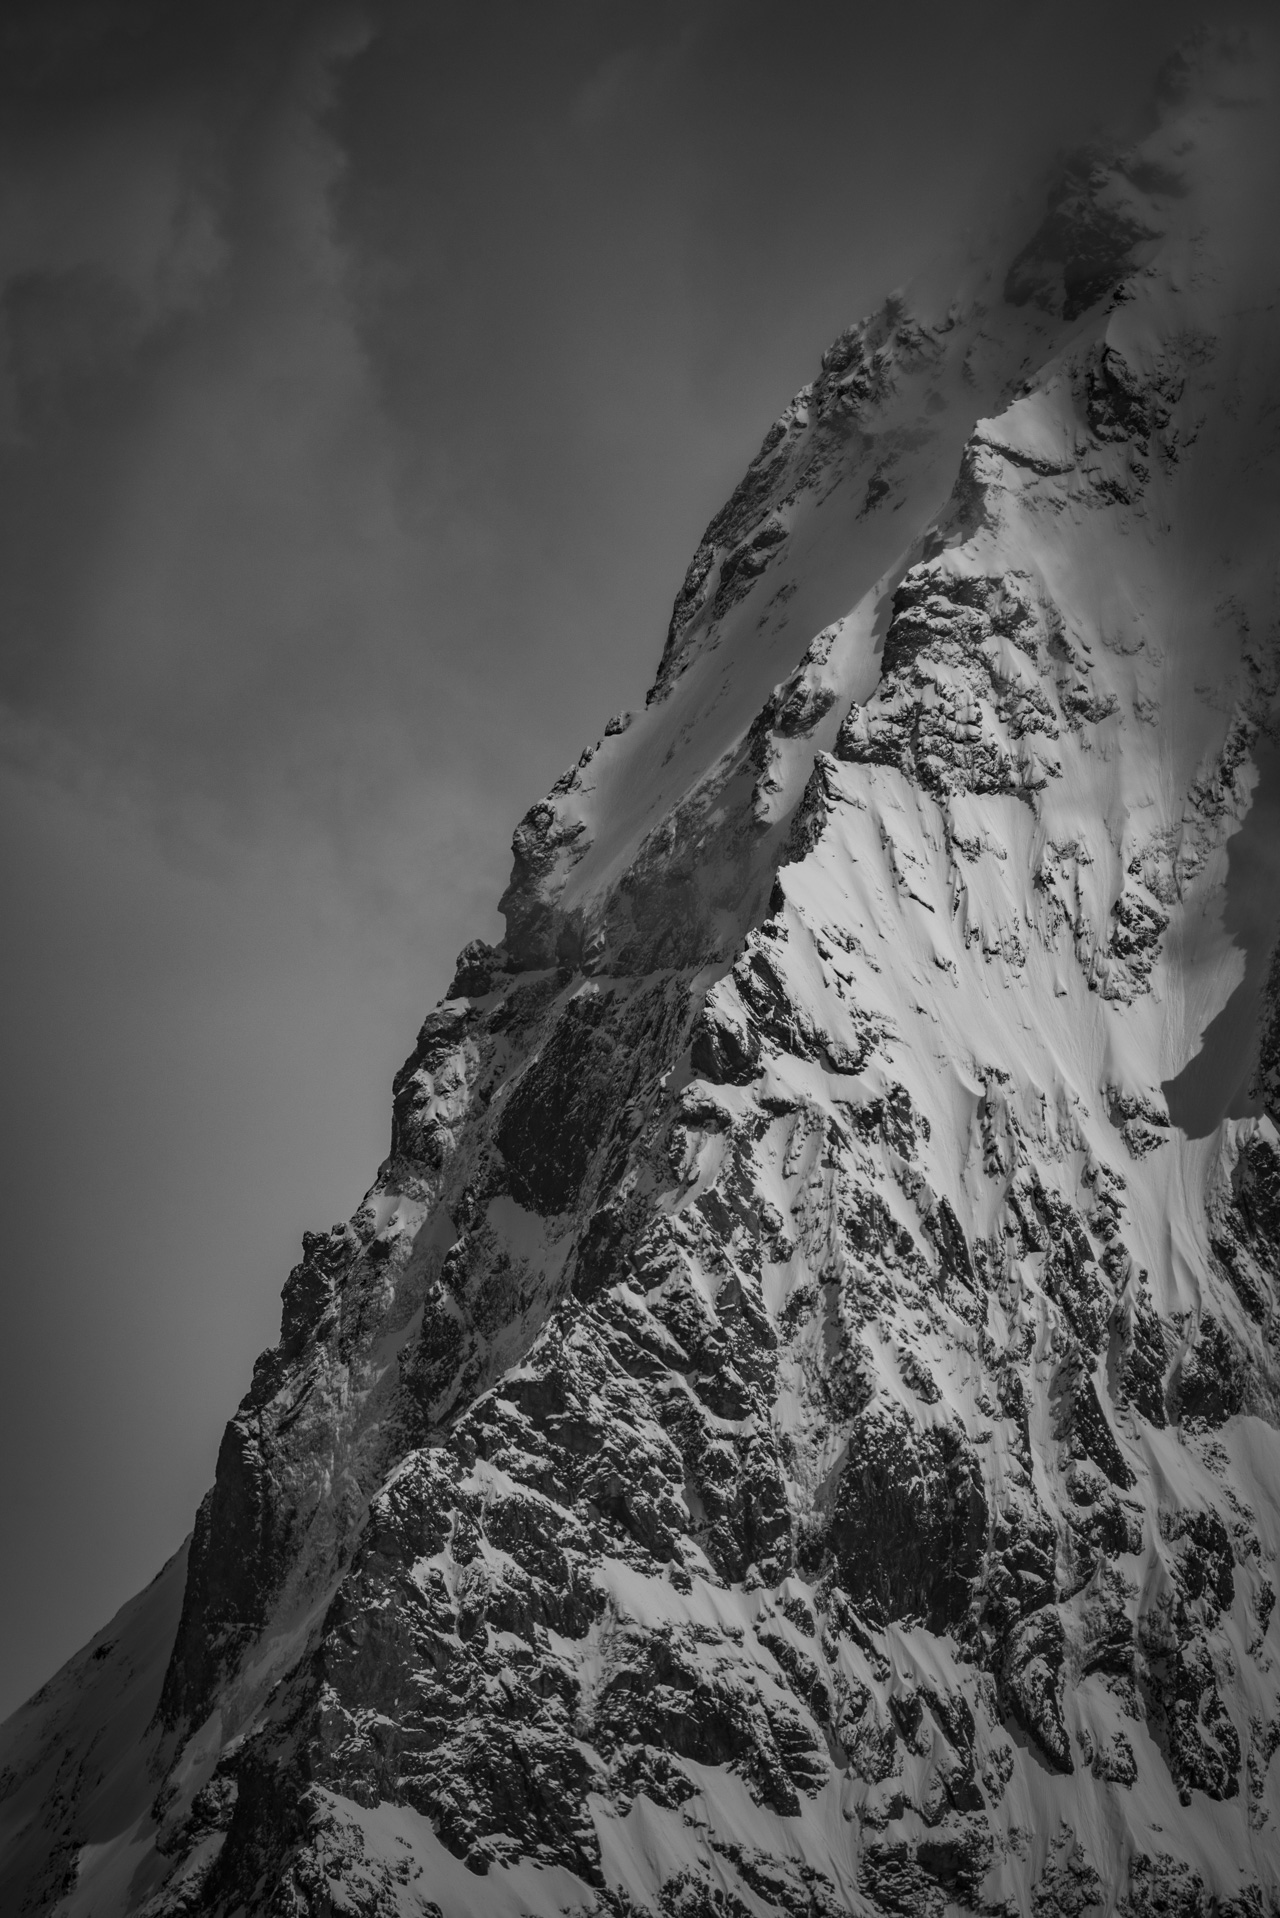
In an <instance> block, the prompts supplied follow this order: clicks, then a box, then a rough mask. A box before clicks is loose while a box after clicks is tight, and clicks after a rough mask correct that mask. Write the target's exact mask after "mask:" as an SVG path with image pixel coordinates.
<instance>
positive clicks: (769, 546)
mask: <svg viewBox="0 0 1280 1918" xmlns="http://www.w3.org/2000/svg"><path fill="white" fill-rule="evenodd" d="M1274 72H1275V69H1274V65H1272V64H1268V62H1267V61H1266V60H1264V59H1261V58H1258V57H1246V56H1245V55H1244V54H1243V53H1242V50H1241V49H1240V48H1238V47H1236V48H1233V47H1232V46H1230V45H1226V46H1219V45H1216V44H1214V43H1212V42H1211V41H1209V40H1207V39H1206V40H1205V41H1204V42H1203V43H1201V44H1200V45H1198V46H1197V47H1194V48H1191V49H1189V50H1187V51H1186V52H1185V53H1184V54H1183V55H1182V56H1180V57H1179V58H1177V59H1176V60H1175V61H1173V62H1172V63H1170V66H1169V67H1168V68H1167V69H1166V71H1165V73H1164V75H1163V76H1162V83H1161V106H1160V112H1159V115H1158V121H1157V122H1153V130H1152V131H1151V133H1150V134H1149V136H1148V137H1147V138H1146V139H1145V140H1144V141H1143V142H1142V143H1141V144H1140V145H1139V146H1136V147H1134V148H1133V149H1131V150H1129V151H1126V152H1123V153H1111V154H1102V153H1098V152H1091V153H1088V154H1084V155H1080V156H1077V157H1076V158H1075V159H1073V160H1072V161H1071V162H1070V163H1069V165H1068V166H1067V168H1066V170H1065V171H1064V173H1063V176H1062V178H1061V180H1060V182H1059V184H1058V186H1057V188H1056V189H1055V191H1054V194H1053V196H1052V198H1051V201H1050V204H1049V207H1048V209H1047V211H1046V214H1045V217H1044V220H1043V223H1042V224H1041V226H1040V227H1039V228H1038V230H1037V231H1036V232H1035V233H1034V234H1033V235H1032V236H1031V237H1030V238H1029V239H1028V238H1027V237H1026V236H1025V235H1023V236H1021V241H1022V243H1021V244H1020V245H1015V246H1014V247H1012V248H1011V249H1009V252H1008V254H1007V255H1006V256H1003V257H998V258H991V259H986V260H982V261H977V262H974V263H973V264H971V265H970V266H969V267H968V268H967V269H966V270H965V272H964V273H963V274H961V275H960V278H959V283H958V284H952V285H951V286H949V287H948V288H947V289H946V290H945V292H944V293H941V294H939V293H937V292H935V291H934V290H932V289H930V288H923V289H920V290H917V291H916V292H913V293H912V294H910V295H895V296H894V297H892V298H891V299H890V300H888V301H887V302H886V304H885V306H884V308H883V309H882V310H881V311H880V312H879V313H877V314H876V315H874V316H872V317H871V318H870V319H869V320H866V321H864V322H863V323H861V324H860V325H858V326H856V327H853V328H851V329H850V330H849V331H848V332H847V333H846V334H844V335H842V336H841V338H840V339H839V340H837V341H836V343H835V344H834V346H833V347H832V348H831V349H830V351H829V352H828V353H827V355H826V356H825V359H824V362H823V366H822V370H821V373H820V376H819V377H818V379H817V380H816V381H815V382H814V383H813V385H812V386H811V387H807V388H805V389H804V391H803V392H801V393H800V394H799V395H798V396H797V398H796V399H795V400H794V401H793V402H792V404H791V406H790V407H789V408H788V409H787V411H786V413H785V414H784V415H783V416H782V418H781V419H780V420H779V421H778V422H777V423H776V424H775V426H774V427H773V428H771V430H770V432H769V434H768V435H767V437H766V439H765V442H764V445H763V447H762V449H761V452H760V454H759V456H758V457H757V459H756V460H755V462H754V463H753V465H752V467H751V468H750V470H749V472H748V474H747V476H746V478H745V479H744V481H743V483H742V485H741V486H740V487H739V489H738V491H737V492H736V493H735V495H734V497H733V499H732V500H731V501H730V502H729V503H728V505H727V506H726V507H725V508H724V510H723V511H722V512H721V513H720V514H718V515H717V517H716V519H715V520H714V521H713V522H712V524H711V526H710V527H709V528H708V530H707V533H706V535H705V537H704V540H703V542H702V544H701V546H700V547H699V549H698V552H697V554H696V555H695V558H694V561H693V564H692V566H691V568H690V571H689V574H688V577H687V579H686V581H685V584H684V586H683V588H682V590H681V593H680V595H679V598H678V600H677V602H676V608H675V612H674V615H673V619H672V625H671V631H670V634H669V637H668V641H667V646H666V650H665V652H664V654H663V658H662V663H661V667H660V670H659V674H658V678H657V681H656V683H655V686H654V688H653V691H652V693H651V695H650V698H649V702H648V704H647V706H646V708H645V710H644V712H642V713H638V714H629V715H622V716H620V717H619V718H618V719H617V720H615V721H611V722H610V724H609V726H608V727H607V728H606V731H605V734H604V736H603V737H602V739H601V740H600V742H599V743H598V744H597V745H596V746H595V747H593V748H592V749H590V750H589V751H587V752H585V753H584V754H583V755H582V758H581V760H580V761H579V763H578V764H577V766H575V767H573V768H571V769H570V770H569V771H568V772H567V773H566V774H565V775H564V777H563V778H562V779H561V780H559V781H558V782H557V783H556V786H555V787H554V789H553V791H552V792H551V793H550V794H549V795H548V797H547V799H546V800H545V801H544V802H542V803H540V804H539V805H537V806H535V807H533V808H532V809H531V811H530V812H529V814H528V815H527V816H526V818H525V819H524V820H523V821H522V822H521V824H520V826H519V828H518V829H517V832H516V837H515V842H514V853H515V865H514V871H513V876H512V882H511V886H510V888H509V889H508V892H507V894H506V895H505V898H504V901H503V907H504V911H505V914H506V921H507V929H508V930H507V938H506V941H505V943H504V945H503V946H502V947H500V948H497V949H493V948H489V947H487V946H484V945H481V944H476V945H473V946H470V947H468V948H467V950H466V951H465V952H464V953H463V954H462V955H461V957H460V959H459V967H458V975H457V978H456V979H455V981H454V983H453V987H452V989H451V991H450V994H449V996H448V997H447V998H446V999H445V1000H444V1001H443V1002H442V1004H441V1005H440V1006H439V1007H438V1008H437V1009H436V1011H435V1012H434V1013H432V1014H431V1015H430V1017H429V1018H428V1019H427V1021H426V1023H425V1024H424V1026H423V1028H422V1031H421V1033H420V1034H419V1037H418V1041H417V1044H416V1046H415V1049H414V1052H413V1054H412V1055H411V1057H410V1058H409V1060H408V1061H407V1062H406V1065H405V1067H404V1068H403V1070H402V1071H401V1073H400V1075H399V1076H398V1078H397V1081H396V1087H395V1109H394V1124H393V1140H392V1150H391V1154H390V1156H389V1158H388V1160H387V1162H386V1164H385V1165H384V1166H383V1168H382V1170H381V1172H380V1174H379V1177H378V1180H377V1182H376V1183H375V1185H374V1187H373V1188H372V1190H371V1192H370V1194H369V1196H368V1198H367V1200H366V1201H365V1203H364V1204H363V1205H362V1207H361V1209H360V1210H359V1211H358V1212H357V1214H356V1215H355V1217H354V1218H353V1219H352V1220H351V1221H350V1222H348V1223H347V1224H345V1225H339V1226H337V1227H335V1228H334V1229H333V1230H332V1231H331V1232H330V1233H328V1234H317V1235H308V1237H307V1239H306V1241H305V1244H304V1253H303V1259H302V1262H301V1263H300V1264H299V1265H298V1266H297V1267H296V1268H295V1270H294V1272H293V1273H292V1274H291V1275H290V1278H289V1281H288V1284H287V1285H286V1288H285V1295H284V1314H283V1324H282V1332H281V1340H280V1344H279V1345H278V1346H277V1347H276V1348H275V1350H274V1351H272V1352H269V1353H267V1354H265V1355H264V1357H263V1358H262V1359H261V1360H260V1361H259V1363H258V1366H257V1368H256V1369H255V1374H254V1382H253V1386H252V1388H251V1390H250V1392H249V1394H248V1395H247V1397H246V1399H245V1401H244V1403H243V1404H242V1406H241V1408H240V1410H239V1412H238V1413H237V1415H236V1417H235V1419H234V1420H233V1421H232V1423H231V1424H230V1425H229V1427H228V1429H227V1434H226V1438H225V1440H224V1443H223V1447H222V1451H221V1454H220V1457H219V1462H218V1471H217V1479H216V1483H215V1486H214V1489H213V1491H212V1492H211V1493H210V1495H209V1497H208V1499H207V1500H206V1501H205V1504H204V1505H203V1506H202V1508H201V1511H200V1514H199V1516H198V1519H197V1523H196V1528H195V1533H194V1536H193V1540H192V1542H191V1549H190V1562H189V1569H188V1571H187V1575H186V1587H185V1596H184V1599H183V1605H182V1616H181V1620H180V1622H179V1623H178V1626H177V1632H176V1641H175V1642H174V1644H173V1652H172V1658H171V1660H170V1662H169V1665H168V1670H167V1676H166V1678H165V1682H164V1688H163V1693H162V1695H161V1697H160V1700H159V1706H158V1711H157V1713H156V1716H155V1718H154V1719H153V1720H152V1721H151V1723H150V1728H149V1730H148V1731H147V1732H146V1733H145V1735H141V1734H140V1732H139V1731H132V1730H131V1731H130V1733H129V1734H128V1737H127V1738H125V1739H124V1741H123V1742H124V1747H125V1749H126V1757H122V1758H121V1760H120V1761H119V1762H120V1764H121V1766H122V1767H125V1769H122V1770H121V1773H120V1776H121V1778H122V1780H126V1783H124V1784H122V1786H121V1790H120V1793H119V1803H118V1805H115V1806H114V1807H113V1808H112V1809H111V1810H110V1812H109V1813H108V1812H107V1811H104V1810H103V1802H104V1801H103V1799H102V1795H101V1789H100V1787H99V1786H96V1785H94V1786H92V1787H91V1786H89V1785H85V1786H83V1787H81V1786H79V1785H77V1784H76V1781H75V1778H73V1777H71V1776H70V1770H73V1769H74V1767H75V1766H76V1765H80V1758H79V1756H78V1754H79V1752H80V1751H81V1749H82V1747H84V1746H86V1745H87V1741H88V1740H89V1739H90V1738H91V1735H92V1727H93V1724H94V1723H100V1722H102V1714H103V1712H104V1710H105V1705H104V1699H105V1697H106V1696H107V1695H106V1694H105V1693H103V1692H94V1691H93V1689H92V1686H91V1685H88V1684H87V1681H84V1682H82V1677H81V1676H80V1675H81V1674H83V1673H84V1672H86V1671H87V1670H88V1666H87V1665H86V1663H85V1655H82V1658H81V1660H80V1661H75V1662H73V1666H72V1667H70V1668H68V1671H69V1674H70V1676H67V1675H64V1677H63V1678H61V1679H59V1680H58V1681H55V1687H61V1688H62V1690H59V1691H58V1693H57V1695H58V1697H59V1699H61V1698H62V1696H63V1691H65V1690H66V1688H67V1686H68V1685H72V1686H73V1688H79V1689H78V1690H76V1691H75V1700H78V1701H79V1702H78V1703H76V1702H74V1701H73V1703H71V1704H68V1705H67V1708H66V1709H67V1713H68V1714H69V1715H67V1716H65V1717H58V1718H57V1720H56V1725H55V1724H54V1721H53V1720H50V1719H49V1718H48V1717H47V1716H46V1717H45V1718H42V1719H39V1721H38V1722H39V1725H40V1727H41V1728H42V1729H40V1730H39V1731H38V1732H37V1731H36V1730H33V1726H34V1725H35V1724H36V1722H37V1721H36V1720H35V1719H30V1718H29V1717H27V1716H24V1715H23V1714H20V1715H19V1716H18V1718H17V1719H15V1720H13V1721H10V1725H9V1726H8V1727H6V1728H5V1730H4V1737H5V1738H6V1739H7V1741H8V1746H7V1750H8V1757H7V1761H6V1762H7V1764H8V1766H9V1771H8V1773H7V1774H6V1778H7V1779H8V1780H11V1781H12V1783H11V1785H10V1787H9V1792H8V1797H7V1798H6V1800H5V1805H6V1808H8V1807H9V1806H12V1808H13V1809H12V1813H11V1816H10V1819H9V1826H10V1828H11V1829H12V1830H13V1831H14V1833H15V1834H16V1837H15V1844H16V1845H17V1847H18V1849H17V1850H16V1851H15V1852H14V1857H15V1859H16V1860H17V1862H16V1863H15V1865H14V1866H13V1868H12V1874H11V1878H10V1881H9V1882H10V1883H11V1884H12V1885H13V1886H15V1887H19V1888H20V1894H19V1890H15V1892H14V1896H15V1898H18V1897H19V1895H20V1896H21V1897H25V1898H26V1899H27V1905H26V1908H27V1909H30V1910H35V1911H48V1910H52V1909H56V1910H57V1911H59V1912H60V1913H63V1914H65V1918H72V1914H76V1915H77V1918H88V1915H89V1914H93V1918H108V1914H116V1913H119V1914H125V1913H142V1912H145V1913H147V1914H149V1918H162V1914H167V1915H169V1918H176V1914H179V1913H195V1912H202V1913H209V1914H219V1918H233V1914H238V1913H243V1914H252V1915H254V1918H256V1914H259V1913H272V1914H275V1913H280V1914H286V1913H287V1914H300V1913H306V1914H313V1913H314V1914H321V1913H330V1912H344V1913H347V1912H350V1913H355V1912H359V1913H365V1914H371V1915H372V1914H378V1915H379V1918H390V1915H391V1914H400V1915H401V1918H409V1915H410V1914H419V1915H420V1914H423V1913H432V1912H435V1913H439V1914H443V1918H470V1915H471V1914H484V1915H486V1918H487V1915H488V1914H495V1918H496V1915H497V1914H502V1918H506V1915H507V1914H510V1915H511V1918H517V1915H518V1914H530V1915H531V1918H533V1915H534V1914H536V1915H537V1918H544V1914H545V1915H546V1918H550V1914H553V1913H560V1912H570V1913H582V1914H584V1918H585V1915H586V1914H596V1915H602V1914H605V1913H609V1914H614V1918H622V1914H635V1913H640V1912H652V1913H666V1914H680V1915H681V1918H696V1915H697V1914H709V1913H713V1912H714V1913H716V1914H732V1918H744V1914H751V1915H752V1918H760V1915H762V1914H770V1913H779V1912H785V1913H795V1914H800V1913H804V1914H807V1915H809V1918H832V1915H833V1914H836V1913H846V1912H856V1913H867V1914H873V1913H877V1912H897V1913H911V1914H916V1913H923V1914H931V1915H932V1914H938V1918H941V1914H943V1913H944V1912H947V1911H973V1912H989V1913H995V1912H1000V1913H1013V1912H1021V1913H1026V1914H1029V1915H1030V1914H1034V1918H1053V1915H1054V1914H1070V1915H1071V1918H1078V1915H1079V1914H1083V1913H1094V1912H1096V1913H1104V1912H1105V1913H1110V1912H1113V1911H1118V1912H1122V1913H1125V1914H1127V1915H1128V1918H1139V1915H1140V1914H1154V1913H1157V1912H1159V1913H1167V1914H1174V1915H1175V1918H1179V1915H1183V1914H1185V1915H1187V1918H1190V1915H1191V1914H1196V1918H1209V1914H1217V1918H1227V1914H1233V1915H1234V1918H1245V1914H1254V1913H1257V1914H1261V1913H1263V1912H1267V1911H1273V1910H1276V1909H1280V1780H1278V1779H1277V1776H1276V1771H1275V1768H1274V1767H1273V1765H1272V1762H1271V1761H1272V1758H1273V1755H1274V1753H1275V1751H1276V1747H1277V1745H1280V1668H1278V1667H1277V1653H1278V1652H1280V1643H1278V1641H1277V1636H1276V1633H1277V1627H1276V1625H1275V1622H1274V1619H1273V1611H1274V1606H1275V1577H1276V1572H1275V1561H1276V1555H1277V1551H1278V1550H1280V1432H1278V1430H1277V1424H1278V1414H1280V1359H1278V1357H1277V1353H1276V1340H1277V1337H1280V1313H1278V1306H1280V1293H1278V1290H1277V1287H1278V1283H1280V1137H1278V1136H1277V1121H1278V1120H1280V1009H1278V1002H1280V981H1278V977H1277V974H1276V972H1274V971H1273V972H1272V974H1271V975H1270V976H1268V973H1267V964H1268V957H1269V953H1270V949H1271V946H1272V944H1273V943H1274V940H1275V936H1276V923H1277V917H1278V916H1280V889H1277V887H1276V883H1275V882H1276V879H1277V877H1280V870H1278V869H1280V836H1277V835H1276V833H1275V831H1274V823H1275V819H1276V807H1277V801H1278V797H1280V796H1278V795H1277V791H1276V768H1275V764H1274V762H1273V757H1272V749H1271V747H1270V745H1269V742H1270V740H1271V739H1272V737H1273V735H1274V725H1275V717H1276V702H1277V693H1278V690H1280V623H1278V622H1280V605H1278V604H1277V544H1276V540H1277V507H1278V505H1280V465H1278V462H1280V240H1278V239H1277V236H1276V232H1275V222H1274V208H1275V206H1276V205H1277V204H1278V203H1280V199H1278V192H1280V164H1278V162H1280V152H1278V150H1277V149H1278V146H1280V122H1278V120H1277V111H1276V108H1277V102H1276V98H1275V93H1274V90H1273V80H1274ZM139 1602H140V1603H141V1602H142V1601H139ZM155 1630H156V1632H157V1634H158V1638H157V1642H164V1644H165V1645H166V1647H167V1643H168V1640H167V1638H165V1637H164V1633H163V1627H162V1626H161V1625H160V1624H159V1623H157V1625H156V1627H155ZM112 1682H113V1683H116V1682H120V1681H119V1680H118V1679H117V1680H113V1681H112ZM104 1684H105V1680H104ZM138 1696H139V1697H140V1696H141V1693H139V1694H138ZM67 1697H68V1698H69V1699H70V1698H71V1693H70V1692H67ZM86 1701H88V1702H86ZM58 1709H59V1711H61V1710H62V1706H61V1705H59V1708H58ZM27 1710H28V1714H30V1713H31V1712H32V1711H33V1710H34V1707H29V1708H27ZM76 1714H78V1716H77V1715H76ZM94 1714H97V1717H96V1719H95V1717H94ZM77 1725H82V1726H83V1731H81V1730H77V1729H76V1726H77ZM51 1726H52V1727H53V1729H52V1730H51V1729H50V1727H51ZM51 1737H54V1738H57V1739H62V1740H64V1741H65V1745H66V1749H67V1753H68V1761H67V1762H68V1766H69V1768H70V1769H69V1772H68V1782H67V1784H66V1785H65V1787H64V1786H63V1785H61V1784H60V1785H59V1787H58V1790H57V1791H56V1792H54V1791H52V1790H51V1788H49V1787H47V1786H46V1785H44V1784H43V1783H42V1782H40V1781H41V1780H43V1778H44V1777H45V1775H46V1774H45V1773H41V1772H40V1771H39V1766H40V1765H41V1764H42V1763H46V1762H47V1759H46V1758H44V1757H42V1756H41V1754H42V1752H43V1753H47V1751H48V1749H49V1740H50V1738H51ZM42 1741H43V1742H42ZM126 1758H127V1764H131V1765H132V1767H133V1772H132V1774H129V1773H128V1771H127V1764H126ZM81 1770H82V1771H83V1770H84V1767H83V1766H82V1765H81ZM144 1772H145V1774H146V1776H147V1778H148V1780H149V1785H148V1791H147V1792H145V1793H143V1792H141V1791H140V1790H139V1789H137V1788H136V1785H135V1784H134V1783H129V1782H127V1781H128V1779H129V1778H133V1779H136V1777H137V1776H139V1775H140V1774H141V1773H144ZM95 1793H97V1795H96V1796H95V1795H94V1794H95ZM37 1801H39V1802H37ZM41 1806H43V1809H41ZM17 1908H18V1909H21V1908H23V1907H22V1905H21V1903H19V1904H18V1905H17Z"/></svg>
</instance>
